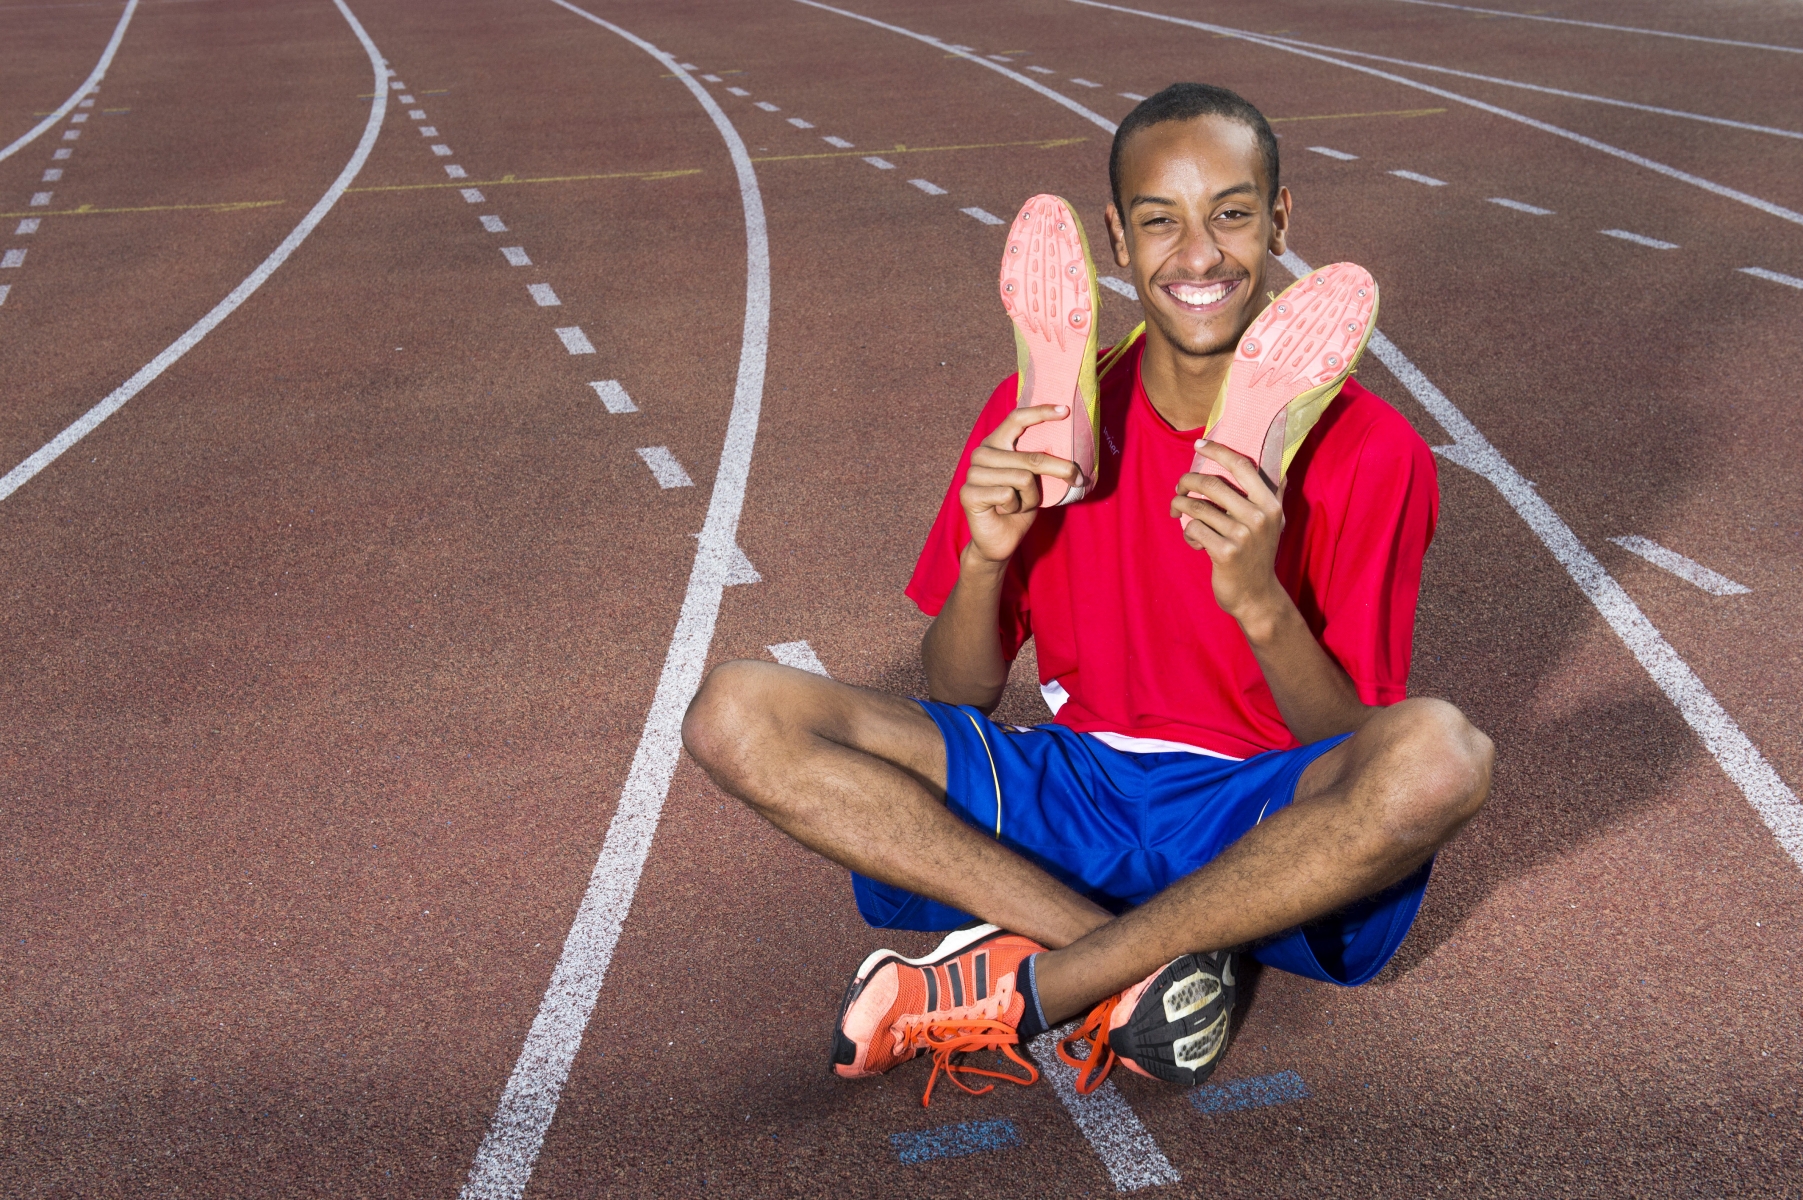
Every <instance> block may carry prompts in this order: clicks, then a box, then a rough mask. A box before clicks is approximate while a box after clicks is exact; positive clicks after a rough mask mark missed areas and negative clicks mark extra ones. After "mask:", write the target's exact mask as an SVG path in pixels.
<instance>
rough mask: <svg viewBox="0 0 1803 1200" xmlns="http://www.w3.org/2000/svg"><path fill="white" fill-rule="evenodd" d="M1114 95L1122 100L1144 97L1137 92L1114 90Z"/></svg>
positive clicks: (1136, 99) (1142, 98)
mask: <svg viewBox="0 0 1803 1200" xmlns="http://www.w3.org/2000/svg"><path fill="white" fill-rule="evenodd" d="M1115 95H1117V96H1119V97H1120V98H1121V99H1123V100H1134V101H1139V100H1144V99H1145V97H1144V96H1142V95H1140V94H1139V93H1138V92H1116V93H1115Z"/></svg>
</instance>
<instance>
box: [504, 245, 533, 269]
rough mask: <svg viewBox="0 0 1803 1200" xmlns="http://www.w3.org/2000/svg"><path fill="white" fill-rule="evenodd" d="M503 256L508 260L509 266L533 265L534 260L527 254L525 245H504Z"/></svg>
mask: <svg viewBox="0 0 1803 1200" xmlns="http://www.w3.org/2000/svg"><path fill="white" fill-rule="evenodd" d="M501 257H502V258H505V259H506V260H507V264H508V265H509V266H513V267H529V266H531V265H532V260H531V259H530V258H528V257H527V256H526V247H524V246H502V247H501Z"/></svg>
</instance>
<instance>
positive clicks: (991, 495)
mask: <svg viewBox="0 0 1803 1200" xmlns="http://www.w3.org/2000/svg"><path fill="white" fill-rule="evenodd" d="M1032 490H1033V496H1032V500H1033V507H1035V508H1037V507H1038V506H1039V489H1038V488H1034V489H1032ZM958 500H959V503H960V504H961V505H963V508H964V511H965V512H966V513H981V512H991V513H994V514H995V515H996V516H998V517H1011V516H1013V515H1014V514H1016V513H1019V512H1023V511H1025V509H1026V507H1027V500H1026V497H1024V496H1023V495H1022V494H1021V490H1020V489H1019V488H1012V487H966V488H965V489H964V491H963V494H962V495H960V496H959V497H958Z"/></svg>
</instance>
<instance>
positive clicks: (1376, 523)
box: [1320, 416, 1440, 704]
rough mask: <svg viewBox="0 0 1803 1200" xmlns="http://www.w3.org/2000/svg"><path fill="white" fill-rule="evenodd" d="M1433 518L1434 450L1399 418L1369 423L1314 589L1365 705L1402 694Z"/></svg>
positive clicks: (1329, 641)
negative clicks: (1321, 584)
mask: <svg viewBox="0 0 1803 1200" xmlns="http://www.w3.org/2000/svg"><path fill="white" fill-rule="evenodd" d="M1439 518H1440V482H1439V474H1438V470H1437V467H1436V465H1435V462H1434V455H1433V451H1431V450H1429V449H1428V447H1427V443H1426V442H1425V441H1423V440H1422V439H1421V436H1420V435H1419V434H1417V433H1416V432H1415V431H1414V429H1413V428H1412V427H1410V426H1409V425H1408V423H1407V422H1406V421H1404V420H1403V419H1402V418H1401V417H1400V416H1397V417H1395V418H1394V419H1393V420H1391V421H1384V422H1379V423H1377V424H1376V425H1374V426H1373V427H1372V428H1371V429H1370V430H1369V431H1367V433H1366V436H1365V439H1364V442H1363V444H1362V445H1361V447H1360V451H1359V456H1358V465H1357V467H1356V469H1355V471H1354V473H1353V477H1352V479H1351V481H1350V488H1349V491H1348V500H1347V506H1346V516H1345V522H1344V524H1342V525H1341V527H1340V530H1339V536H1338V538H1337V539H1336V540H1335V544H1334V548H1333V566H1332V569H1331V571H1330V572H1329V583H1328V586H1327V589H1326V594H1325V595H1324V596H1322V597H1321V600H1322V604H1321V611H1322V615H1323V616H1324V617H1325V622H1324V625H1323V628H1322V630H1321V633H1320V638H1321V643H1322V645H1323V646H1325V647H1326V648H1327V651H1328V653H1330V654H1332V655H1333V656H1334V658H1335V659H1336V660H1337V661H1338V662H1339V664H1340V666H1341V667H1343V668H1345V671H1346V674H1347V675H1349V676H1351V677H1352V682H1353V683H1354V685H1356V686H1357V688H1358V694H1359V699H1360V700H1361V701H1363V702H1364V703H1366V704H1395V703H1396V702H1397V701H1399V700H1402V699H1404V698H1405V697H1406V696H1407V695H1408V683H1409V659H1410V656H1411V655H1412V653H1413V651H1414V641H1415V605H1416V602H1417V601H1418V600H1419V599H1420V596H1421V562H1422V559H1423V558H1425V557H1426V555H1427V547H1428V543H1430V542H1431V541H1432V540H1433V537H1434V527H1435V525H1436V524H1437V523H1438V521H1439Z"/></svg>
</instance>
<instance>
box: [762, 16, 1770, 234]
mask: <svg viewBox="0 0 1803 1200" xmlns="http://www.w3.org/2000/svg"><path fill="white" fill-rule="evenodd" d="M811 2H812V0H796V3H798V4H807V3H811ZM1068 2H1069V3H1071V4H1081V5H1083V6H1085V7H1086V8H1099V9H1103V10H1105V11H1108V12H1118V13H1127V14H1128V15H1130V16H1135V17H1145V18H1147V19H1148V20H1153V21H1165V22H1168V23H1170V24H1172V25H1184V26H1188V27H1189V28H1191V29H1200V30H1203V31H1205V32H1207V33H1218V34H1223V35H1225V36H1227V37H1236V38H1240V39H1242V40H1244V41H1247V42H1251V43H1252V44H1253V45H1256V46H1264V47H1266V48H1267V49H1271V50H1282V51H1284V52H1286V53H1289V54H1295V55H1300V56H1301V57H1303V58H1312V59H1314V60H1316V61H1317V62H1324V63H1331V64H1332V65H1334V66H1336V67H1343V68H1345V69H1346V70H1348V71H1358V72H1359V73H1361V74H1364V75H1371V76H1374V77H1376V78H1378V79H1386V80H1388V81H1390V82H1391V83H1395V84H1400V85H1401V86H1403V87H1409V88H1414V89H1415V90H1416V91H1418V92H1426V93H1427V94H1428V95H1430V96H1439V97H1440V98H1441V99H1443V100H1451V101H1453V102H1454V103H1457V104H1463V105H1466V106H1468V107H1471V108H1475V109H1477V110H1478V111H1479V112H1487V113H1489V114H1491V115H1492V116H1497V117H1502V118H1504V119H1505V120H1509V121H1516V122H1519V123H1520V124H1523V125H1526V126H1527V127H1528V128H1530V129H1538V130H1540V132H1542V133H1550V134H1552V135H1553V136H1554V137H1562V138H1565V139H1566V140H1567V141H1572V142H1576V143H1577V144H1578V145H1580V146H1583V147H1585V148H1587V149H1590V150H1595V151H1597V152H1598V153H1599V154H1607V155H1609V156H1611V157H1613V158H1619V159H1621V160H1622V161H1623V162H1630V163H1633V164H1634V165H1635V166H1637V167H1644V168H1646V169H1647V170H1649V171H1653V172H1655V173H1657V174H1660V175H1663V176H1665V177H1666V178H1667V179H1676V180H1677V181H1679V182H1680V183H1688V184H1690V185H1691V186H1692V187H1698V188H1702V189H1703V190H1704V191H1706V192H1711V193H1713V194H1715V195H1717V196H1721V197H1723V198H1724V199H1728V200H1733V201H1736V202H1738V203H1740V204H1745V205H1747V206H1748V207H1750V208H1756V209H1758V210H1759V211H1760V212H1763V213H1766V214H1768V215H1770V216H1774V217H1778V218H1780V219H1781V220H1785V221H1790V222H1793V223H1794V224H1798V225H1803V213H1800V212H1797V211H1795V210H1794V209H1789V208H1785V207H1784V206H1783V205H1781V204H1773V203H1772V202H1771V201H1770V200H1762V199H1760V198H1759V197H1758V196H1754V195H1751V194H1749V193H1747V192H1743V191H1739V190H1738V189H1735V188H1731V187H1727V186H1725V185H1723V184H1719V183H1716V182H1715V181H1714V180H1710V179H1704V178H1703V177H1702V176H1701V175H1692V174H1691V173H1690V172H1688V171H1680V170H1678V168H1676V167H1670V166H1667V165H1666V164H1664V163H1662V162H1656V161H1654V160H1653V159H1650V158H1646V157H1643V156H1642V155H1639V154H1635V153H1633V152H1632V151H1629V150H1623V149H1622V148H1621V147H1619V146H1611V145H1610V144H1609V143H1608V142H1599V141H1598V140H1597V139H1595V138H1593V137H1586V136H1585V135H1584V134H1581V133H1573V132H1572V131H1571V130H1569V129H1563V128H1561V127H1560V126H1557V125H1551V124H1548V123H1547V122H1545V121H1539V120H1535V119H1534V118H1533V117H1530V116H1526V115H1525V114H1522V113H1518V112H1515V111H1514V110H1513V109H1507V108H1502V107H1500V106H1499V105H1495V104H1488V103H1485V102H1484V101H1482V100H1476V99H1473V98H1472V97H1470V96H1464V95H1460V94H1459V93H1458V92H1449V91H1447V90H1446V89H1445V88H1437V87H1433V86H1431V85H1429V84H1425V83H1420V82H1418V81H1416V80H1413V79H1409V78H1407V77H1405V76H1402V75H1397V74H1394V73H1392V72H1390V71H1380V70H1378V69H1377V68H1376V67H1367V66H1364V65H1362V64H1360V63H1353V62H1347V61H1345V60H1344V59H1339V58H1333V57H1330V56H1329V55H1326V54H1317V53H1315V52H1314V51H1312V50H1309V49H1305V48H1304V47H1303V45H1302V44H1301V43H1297V42H1285V41H1276V40H1273V39H1271V38H1269V37H1266V36H1263V35H1261V34H1255V33H1251V32H1249V31H1247V30H1244V29H1231V28H1229V27H1227V26H1225V25H1211V24H1209V23H1208V22H1206V21H1191V20H1187V19H1185V18H1183V17H1173V16H1168V15H1166V14H1164V13H1156V12H1147V11H1145V10H1143V9H1138V8H1125V7H1122V6H1121V5H1118V4H1105V3H1103V2H1102V0H1068Z"/></svg>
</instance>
